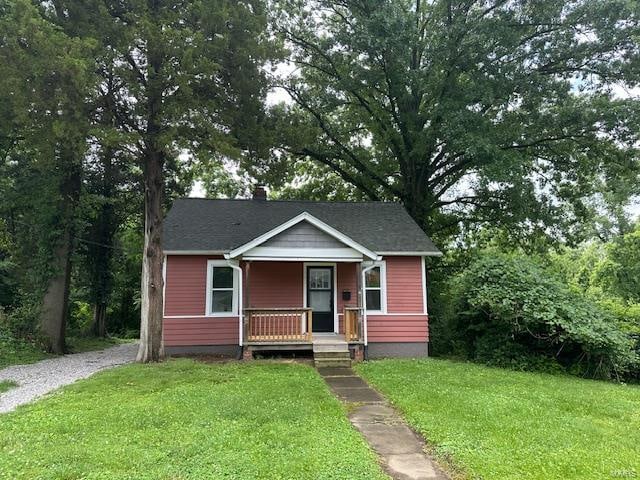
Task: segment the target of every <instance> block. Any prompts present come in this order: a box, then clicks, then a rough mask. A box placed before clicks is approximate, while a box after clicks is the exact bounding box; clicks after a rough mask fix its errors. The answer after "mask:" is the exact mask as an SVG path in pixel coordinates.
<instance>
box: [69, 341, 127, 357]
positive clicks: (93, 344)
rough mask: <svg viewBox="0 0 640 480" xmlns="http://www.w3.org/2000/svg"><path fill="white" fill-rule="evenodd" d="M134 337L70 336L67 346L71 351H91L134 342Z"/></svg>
mask: <svg viewBox="0 0 640 480" xmlns="http://www.w3.org/2000/svg"><path fill="white" fill-rule="evenodd" d="M134 341H135V340H133V339H122V338H115V337H107V338H98V337H68V338H67V348H68V349H69V353H80V352H90V351H92V350H104V349H105V348H109V347H113V346H114V345H120V344H123V343H131V342H134Z"/></svg>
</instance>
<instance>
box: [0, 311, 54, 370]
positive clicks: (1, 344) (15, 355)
mask: <svg viewBox="0 0 640 480" xmlns="http://www.w3.org/2000/svg"><path fill="white" fill-rule="evenodd" d="M48 357H49V355H48V354H46V353H44V351H43V350H42V348H41V346H40V347H39V346H38V345H37V344H36V343H35V342H34V341H28V340H25V339H24V338H18V337H16V336H15V335H14V334H13V333H12V332H11V331H10V330H9V329H8V328H7V327H6V325H5V324H3V319H2V317H0V368H4V367H8V366H9V365H21V364H25V363H34V362H38V361H40V360H44V359H45V358H48Z"/></svg>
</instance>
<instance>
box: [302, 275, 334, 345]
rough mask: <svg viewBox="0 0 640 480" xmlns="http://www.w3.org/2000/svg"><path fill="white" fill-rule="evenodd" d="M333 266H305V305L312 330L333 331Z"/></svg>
mask: <svg viewBox="0 0 640 480" xmlns="http://www.w3.org/2000/svg"><path fill="white" fill-rule="evenodd" d="M333 288H334V285H333V267H307V306H308V307H309V308H311V309H312V310H313V331H314V332H333V315H334V311H333Z"/></svg>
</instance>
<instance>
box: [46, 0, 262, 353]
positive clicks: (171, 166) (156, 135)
mask: <svg viewBox="0 0 640 480" xmlns="http://www.w3.org/2000/svg"><path fill="white" fill-rule="evenodd" d="M53 3H54V4H55V9H56V11H58V12H64V17H65V18H64V19H63V21H61V22H60V24H61V25H62V26H63V28H64V30H65V31H66V32H67V33H68V34H74V35H79V36H82V37H84V38H91V39H93V40H95V41H97V42H98V43H99V45H100V50H101V52H102V55H104V57H103V58H102V59H99V61H100V62H102V63H103V64H105V65H107V64H111V65H113V66H114V68H113V70H112V73H113V77H114V79H115V84H116V85H117V86H118V89H117V91H116V92H114V99H115V101H116V105H115V108H114V112H115V113H116V116H115V120H116V122H117V127H118V129H119V131H120V132H122V133H124V134H126V136H127V140H126V142H127V148H128V151H130V152H133V154H134V155H135V156H136V158H137V159H138V162H139V166H140V168H141V170H142V173H143V179H144V205H145V207H144V211H145V214H144V217H145V218H144V225H145V226H144V231H145V241H144V254H143V257H142V295H141V305H142V307H141V310H142V312H141V316H142V318H141V332H140V340H141V341H140V351H139V353H138V360H139V361H143V362H147V361H157V360H159V359H161V358H162V356H163V347H162V311H163V299H162V290H163V289H162V287H163V277H162V262H163V255H162V221H163V215H164V210H163V207H164V195H165V190H166V188H167V184H168V183H170V180H171V179H173V178H175V177H176V175H177V177H180V175H181V171H182V170H184V169H185V168H186V165H185V164H184V162H183V161H182V160H181V157H180V154H181V153H188V154H190V156H191V158H193V159H195V160H196V161H200V162H205V161H212V160H213V161H215V160H216V159H220V157H221V156H236V155H240V154H241V153H242V151H243V150H244V151H248V150H249V149H251V148H253V147H252V145H251V141H252V138H253V136H252V135H251V132H252V131H253V132H254V133H255V130H256V126H257V122H259V120H260V112H261V106H262V100H263V97H264V94H265V88H266V80H265V75H264V73H263V72H262V70H261V68H262V66H263V64H264V62H265V60H266V59H267V58H268V57H269V56H271V55H273V50H272V49H270V48H269V47H268V39H267V36H266V33H265V32H266V13H265V10H264V5H263V3H262V2H261V1H260V0H250V1H247V2H242V3H238V2H234V1H231V0H203V1H199V2H185V1H178V0H148V1H142V0H138V1H134V2H130V3H122V2H118V1H108V0H86V1H83V2H71V1H64V0H60V1H54V2H53Z"/></svg>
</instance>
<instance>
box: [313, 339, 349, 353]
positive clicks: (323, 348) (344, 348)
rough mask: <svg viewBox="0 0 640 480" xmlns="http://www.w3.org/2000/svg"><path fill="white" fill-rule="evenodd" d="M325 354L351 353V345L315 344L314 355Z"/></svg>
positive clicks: (345, 343)
mask: <svg viewBox="0 0 640 480" xmlns="http://www.w3.org/2000/svg"><path fill="white" fill-rule="evenodd" d="M324 352H327V353H329V352H349V344H348V343H347V342H340V343H337V342H336V343H314V344H313V353H324Z"/></svg>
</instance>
